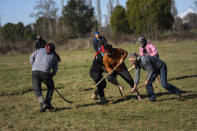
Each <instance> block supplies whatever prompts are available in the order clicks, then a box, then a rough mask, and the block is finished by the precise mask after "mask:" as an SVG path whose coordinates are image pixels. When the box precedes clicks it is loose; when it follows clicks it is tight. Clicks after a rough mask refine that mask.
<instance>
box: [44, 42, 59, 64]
mask: <svg viewBox="0 0 197 131" xmlns="http://www.w3.org/2000/svg"><path fill="white" fill-rule="evenodd" d="M47 46H50V49H51V52H53V53H54V55H55V56H56V57H57V60H58V62H60V61H61V58H60V55H59V54H58V53H57V52H56V51H55V45H54V44H53V43H49V44H47Z"/></svg>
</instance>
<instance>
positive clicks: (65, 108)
mask: <svg viewBox="0 0 197 131" xmlns="http://www.w3.org/2000/svg"><path fill="white" fill-rule="evenodd" d="M71 109H72V108H71V107H61V108H55V112H58V111H63V110H71Z"/></svg>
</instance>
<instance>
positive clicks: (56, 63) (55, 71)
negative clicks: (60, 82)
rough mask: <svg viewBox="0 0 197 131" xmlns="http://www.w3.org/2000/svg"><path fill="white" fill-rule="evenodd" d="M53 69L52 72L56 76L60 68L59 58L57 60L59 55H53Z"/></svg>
mask: <svg viewBox="0 0 197 131" xmlns="http://www.w3.org/2000/svg"><path fill="white" fill-rule="evenodd" d="M52 69H53V71H52V72H51V76H52V77H53V76H55V75H56V73H57V70H58V60H57V57H56V56H54V57H53V67H52Z"/></svg>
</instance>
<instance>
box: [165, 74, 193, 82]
mask: <svg viewBox="0 0 197 131" xmlns="http://www.w3.org/2000/svg"><path fill="white" fill-rule="evenodd" d="M192 77H197V75H187V76H179V77H175V78H171V79H169V80H168V81H173V80H181V79H186V78H192Z"/></svg>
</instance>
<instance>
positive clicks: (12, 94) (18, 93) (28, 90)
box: [0, 87, 64, 97]
mask: <svg viewBox="0 0 197 131" xmlns="http://www.w3.org/2000/svg"><path fill="white" fill-rule="evenodd" d="M62 88H64V87H56V89H62ZM32 91H34V89H33V88H31V89H27V90H24V91H22V92H14V93H8V94H6V93H5V94H4V93H2V94H0V97H2V96H16V95H23V94H25V93H29V92H32ZM42 91H47V89H43V90H42Z"/></svg>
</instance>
